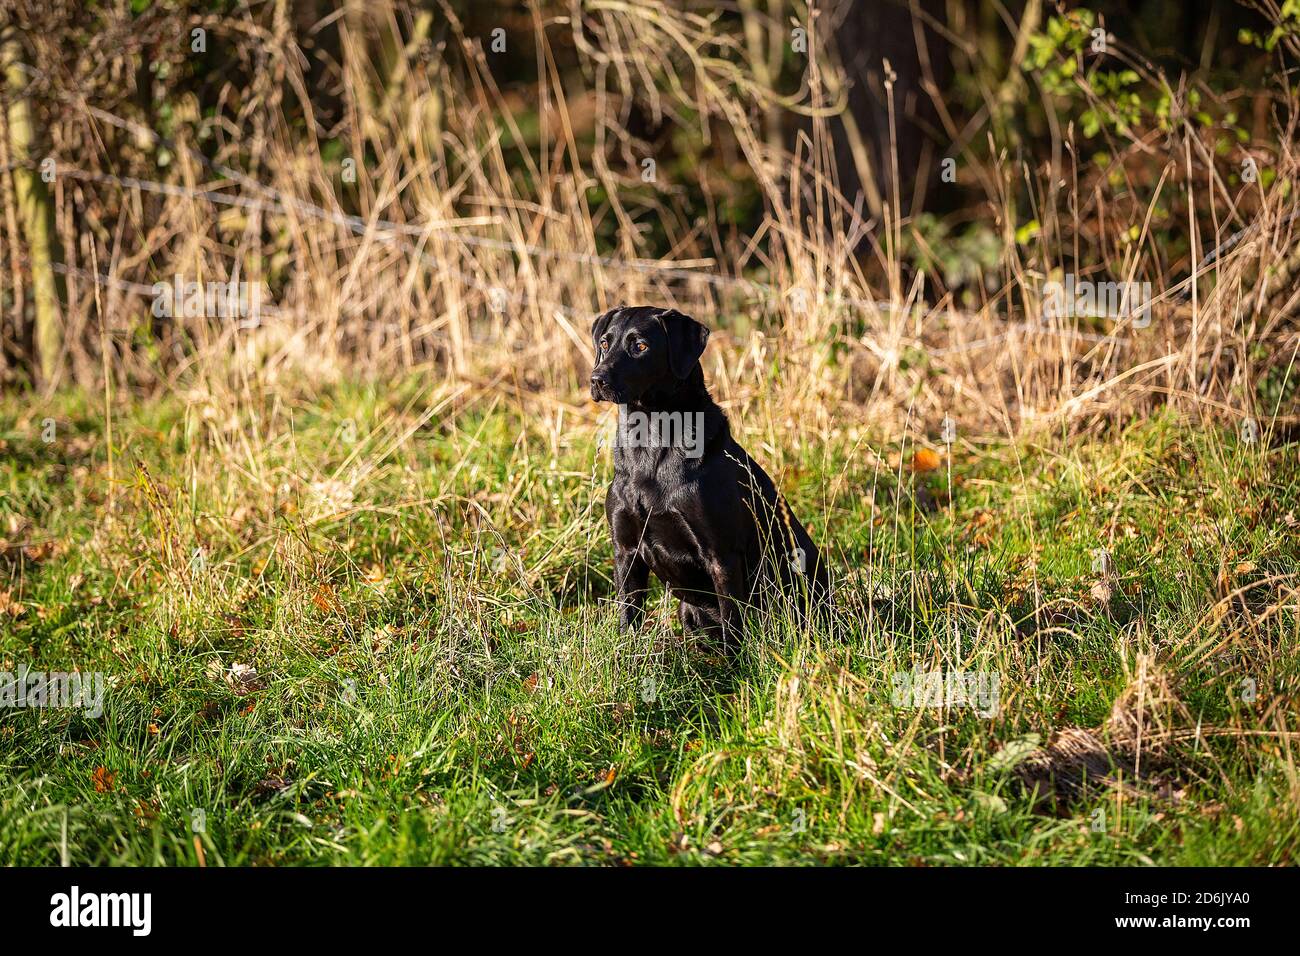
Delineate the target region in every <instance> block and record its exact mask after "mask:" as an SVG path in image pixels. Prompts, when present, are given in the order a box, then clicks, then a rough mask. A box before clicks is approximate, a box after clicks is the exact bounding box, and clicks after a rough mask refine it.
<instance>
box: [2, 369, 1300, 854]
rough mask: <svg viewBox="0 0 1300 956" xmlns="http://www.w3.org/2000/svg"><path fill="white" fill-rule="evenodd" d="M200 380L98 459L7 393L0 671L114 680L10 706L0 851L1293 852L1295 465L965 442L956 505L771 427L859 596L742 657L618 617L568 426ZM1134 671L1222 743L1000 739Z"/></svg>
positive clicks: (895, 457)
mask: <svg viewBox="0 0 1300 956" xmlns="http://www.w3.org/2000/svg"><path fill="white" fill-rule="evenodd" d="M192 399H193V400H192V401H191V403H190V405H189V406H186V405H184V404H182V403H181V402H180V400H179V399H169V400H163V401H157V402H138V403H135V404H132V405H130V406H129V407H123V408H121V409H119V410H118V411H117V412H115V414H114V417H113V432H112V446H113V449H114V454H113V456H112V462H111V465H110V462H109V456H108V440H107V436H106V434H105V431H104V422H103V415H102V413H101V412H102V410H101V409H97V408H95V407H94V406H93V405H87V404H86V400H84V399H79V398H77V397H75V396H72V395H67V396H61V397H59V398H57V399H56V400H55V401H53V402H52V403H50V404H48V405H45V406H41V407H39V408H35V407H33V406H32V404H31V403H24V402H23V401H20V400H18V399H14V398H10V399H5V400H4V402H3V403H0V441H3V444H4V449H3V451H4V455H3V464H2V465H0V468H2V469H3V470H2V471H0V537H3V538H4V547H3V549H2V550H0V591H3V592H4V597H3V598H0V604H3V605H4V610H3V611H0V629H2V630H0V665H3V666H0V670H8V671H13V670H15V669H17V668H19V667H20V666H23V665H26V666H30V668H31V669H33V670H36V671H41V670H48V671H69V670H73V669H78V670H81V671H83V672H93V671H102V672H104V673H106V674H107V675H109V678H110V686H109V688H108V690H107V694H106V701H105V712H104V715H103V717H102V718H99V719H93V718H91V717H89V716H87V715H86V714H84V713H81V712H78V711H76V710H69V709H53V708H46V709H30V708H11V709H5V710H0V863H3V864H19V863H25V864H57V863H59V862H63V861H66V862H70V863H73V864H152V863H166V864H181V865H187V864H188V865H192V864H197V863H200V862H203V863H206V865H209V866H211V865H218V864H227V865H247V864H258V865H269V864H427V863H434V864H438V863H464V864H492V863H528V864H635V863H640V864H702V865H704V864H761V863H766V864H774V863H775V864H806V863H865V864H894V865H899V864H901V865H906V864H920V865H940V864H1022V865H1040V864H1041V865H1061V864H1089V865H1111V864H1149V863H1156V864H1177V865H1199V864H1218V865H1224V864H1256V865H1258V864H1280V863H1290V862H1294V860H1295V856H1296V848H1297V843H1298V842H1300V809H1298V808H1300V780H1298V779H1297V770H1296V760H1295V753H1294V747H1295V740H1294V738H1293V736H1292V735H1294V734H1295V733H1296V732H1297V731H1298V730H1300V728H1297V727H1296V716H1297V715H1296V709H1295V703H1294V695H1295V687H1296V680H1297V662H1298V661H1300V653H1298V652H1297V637H1298V636H1300V619H1298V618H1297V608H1296V595H1295V592H1294V591H1293V590H1292V588H1293V587H1294V586H1295V582H1296V577H1295V573H1296V558H1297V553H1298V552H1300V545H1298V544H1297V542H1298V541H1300V535H1297V533H1296V532H1297V530H1300V474H1298V473H1297V468H1296V460H1297V447H1296V445H1294V444H1292V445H1284V444H1280V443H1273V444H1272V445H1270V444H1269V443H1268V442H1262V443H1257V444H1255V445H1244V444H1242V443H1241V442H1240V441H1239V440H1238V438H1237V436H1236V435H1234V434H1232V433H1231V432H1229V431H1224V430H1221V429H1217V428H1210V427H1206V428H1201V427H1196V426H1194V425H1190V424H1188V423H1185V422H1178V421H1175V420H1174V419H1173V418H1172V417H1171V416H1161V417H1159V418H1157V419H1154V420H1148V421H1141V422H1134V423H1130V424H1128V425H1127V426H1126V427H1123V428H1118V427H1116V428H1114V429H1113V430H1111V431H1110V432H1109V433H1107V434H1105V435H1103V436H1099V437H1095V438H1078V437H1072V438H1069V439H1064V438H1062V439H1060V440H1057V441H1054V442H1051V443H1047V444H1030V443H1021V444H1018V445H1012V444H1010V443H1008V442H1005V441H998V440H991V441H968V440H966V439H965V438H962V439H960V440H959V441H958V444H957V446H956V449H955V453H954V455H953V467H952V476H953V477H952V494H951V499H949V496H948V484H949V477H948V470H947V468H946V465H945V467H941V468H939V469H938V470H935V471H933V472H930V473H928V474H925V475H914V474H913V473H912V471H911V469H910V468H909V467H908V466H909V463H910V462H911V457H912V453H913V445H912V442H911V441H908V442H907V443H905V444H904V443H900V441H899V436H897V435H895V436H888V435H878V436H877V435H868V434H866V433H863V434H860V435H859V434H854V433H851V432H848V431H842V432H837V433H832V434H828V435H815V434H811V433H802V432H800V430H799V427H800V426H799V425H798V423H791V424H790V426H789V427H788V428H787V429H785V430H784V431H783V432H782V433H781V434H782V439H781V440H780V441H779V442H778V441H775V440H774V439H773V438H772V436H771V435H770V434H765V433H754V432H745V431H743V430H742V438H743V440H744V441H745V442H746V444H747V445H748V446H749V448H750V450H751V451H752V452H754V453H755V455H756V457H758V458H759V460H760V461H762V462H763V463H764V464H765V465H766V466H768V468H769V471H771V472H772V473H773V474H774V476H775V477H777V480H778V484H779V485H781V487H782V488H783V489H784V490H785V491H786V492H787V493H788V495H789V497H790V499H791V501H792V503H793V504H794V507H795V510H796V511H797V512H798V513H799V514H800V515H802V516H804V517H805V518H806V523H807V524H808V525H809V527H810V529H811V530H812V531H813V535H814V538H816V539H817V540H818V541H819V542H822V543H823V544H824V547H825V548H826V550H828V551H829V553H830V554H831V556H832V558H833V564H834V567H835V569H836V572H837V582H838V587H839V607H840V612H841V613H840V614H839V617H838V619H837V621H836V622H835V624H834V625H833V627H832V630H831V632H830V633H821V632H818V633H810V632H808V631H806V630H803V629H801V628H799V627H797V626H796V625H794V624H793V623H792V622H791V621H789V620H785V619H782V618H780V617H779V616H777V617H773V618H768V619H766V620H755V621H753V622H752V633H751V634H750V636H749V638H748V640H747V641H746V642H745V646H744V648H743V650H742V651H741V652H740V653H739V654H738V655H737V656H735V657H734V658H732V659H724V658H723V657H721V656H720V655H719V652H718V651H717V649H716V648H714V647H712V646H710V645H709V644H707V643H706V642H700V641H695V640H689V641H688V640H684V639H683V638H682V637H681V635H680V633H678V631H677V629H676V622H675V616H674V615H673V614H672V613H671V611H672V608H671V607H670V606H669V603H668V601H667V600H666V599H665V598H664V597H663V596H662V594H660V593H659V592H657V591H656V592H655V596H654V597H653V599H652V602H651V615H650V618H649V620H648V621H647V623H646V626H645V627H644V628H643V630H642V631H641V632H640V633H638V634H635V635H626V636H620V635H618V634H617V633H616V631H615V628H614V626H613V611H612V608H611V606H610V603H609V596H610V590H611V585H610V548H609V542H608V537H607V533H606V530H605V526H604V517H603V494H604V488H605V486H606V484H607V481H608V472H609V464H608V461H607V457H606V456H605V455H604V454H603V453H601V452H600V451H598V449H597V444H596V442H597V434H598V432H597V430H596V428H595V427H594V426H593V424H592V422H591V421H589V420H583V419H582V418H580V417H579V416H577V415H576V413H564V414H561V413H559V412H557V411H555V410H553V409H548V408H546V407H545V406H541V410H539V411H533V412H531V413H530V414H528V415H522V414H520V413H519V412H518V411H517V410H514V409H511V408H507V407H506V406H504V405H502V404H500V403H498V402H494V401H492V400H490V399H488V398H473V397H466V396H463V395H460V396H458V395H454V394H453V393H452V392H451V391H450V390H445V391H439V392H437V394H433V395H431V394H429V393H427V392H426V391H422V390H421V389H420V388H419V387H418V386H417V385H416V384H415V383H410V382H407V383H400V384H398V385H395V386H391V392H389V391H384V392H380V391H377V390H376V389H374V388H367V387H363V386H349V387H339V388H335V389H330V390H326V391H325V392H324V393H323V394H322V395H319V396H315V397H309V396H306V395H299V396H297V397H294V398H287V399H283V400H280V401H276V402H266V403H264V404H245V403H236V402H233V401H232V402H224V403H223V402H222V401H217V400H206V401H205V400H204V399H203V397H202V396H198V397H193V396H192ZM47 417H49V418H53V419H55V421H56V435H55V439H54V441H53V442H51V443H48V444H47V443H46V442H44V441H43V440H42V436H41V429H42V422H43V420H44V419H45V418H47ZM752 420H753V421H754V422H755V423H757V422H759V421H760V419H759V418H758V417H757V416H754V417H753V418H752ZM931 438H933V436H931ZM332 482H333V483H332ZM1098 548H1107V549H1108V550H1109V551H1110V552H1111V554H1112V556H1113V558H1112V560H1113V567H1114V575H1113V578H1112V579H1111V580H1110V581H1109V584H1110V592H1111V593H1110V595H1109V597H1107V596H1106V595H1104V594H1103V595H1099V594H1098V593H1096V585H1097V584H1098V582H1099V578H1100V576H1099V575H1098V574H1097V573H1095V572H1094V570H1093V563H1094V553H1095V551H1096V549H1098ZM1238 589H1241V592H1240V593H1239V594H1235V593H1234V592H1236V591H1237V590H1238ZM1143 662H1145V663H1143ZM235 664H241V665H248V666H251V667H253V668H255V670H256V677H255V678H251V679H248V680H247V681H246V682H241V681H240V680H239V679H236V678H235V677H234V676H232V666H233V665H235ZM1143 666H1146V667H1148V668H1149V670H1148V673H1151V672H1157V673H1159V674H1160V675H1162V676H1163V679H1164V680H1165V681H1167V684H1168V687H1169V688H1170V692H1171V694H1172V698H1171V699H1170V700H1165V701H1163V702H1162V704H1161V707H1163V708H1164V709H1163V710H1162V711H1161V713H1160V716H1161V717H1162V718H1163V719H1166V720H1167V722H1168V723H1169V724H1170V725H1171V726H1173V727H1175V728H1180V729H1187V730H1190V729H1191V728H1194V727H1195V726H1196V725H1197V723H1198V722H1199V723H1200V725H1201V727H1202V729H1203V731H1204V733H1203V734H1202V736H1201V737H1200V739H1195V738H1194V737H1190V736H1187V735H1184V736H1183V737H1180V738H1177V739H1175V740H1173V741H1167V742H1165V743H1161V742H1160V741H1159V740H1156V739H1154V738H1153V742H1151V743H1148V745H1147V747H1148V751H1147V754H1146V756H1145V757H1144V761H1145V763H1144V766H1146V767H1147V768H1149V769H1148V770H1147V771H1145V772H1144V775H1143V777H1142V779H1139V780H1136V781H1134V782H1133V785H1132V786H1130V787H1120V786H1101V787H1097V788H1094V789H1091V790H1088V791H1086V792H1085V793H1083V794H1082V795H1081V796H1080V797H1079V798H1078V799H1073V800H1067V799H1062V800H1061V801H1058V802H1044V801H1038V800H1036V799H1035V798H1034V796H1033V795H1032V794H1031V793H1029V792H1027V791H1026V789H1025V787H1024V786H1022V785H1021V783H1020V782H1019V779H1020V778H1019V777H1018V775H1017V769H1018V768H1017V767H1016V766H1015V765H1014V764H1013V762H1012V761H1010V760H1008V759H1006V754H1003V755H1002V756H1001V757H999V756H998V754H999V751H1000V750H1001V748H1002V747H1003V746H1004V745H1005V744H1006V743H1007V742H1008V741H1012V740H1017V739H1019V738H1023V737H1024V735H1027V734H1037V735H1038V738H1039V739H1041V740H1043V741H1047V740H1050V739H1051V737H1052V734H1053V732H1055V731H1059V730H1061V729H1063V728H1068V727H1087V728H1097V727H1099V726H1101V725H1102V724H1103V722H1105V721H1106V719H1107V717H1108V715H1109V714H1110V713H1111V709H1112V706H1113V705H1114V703H1115V701H1116V700H1117V698H1119V697H1120V696H1121V694H1123V693H1124V691H1125V688H1127V687H1130V686H1131V685H1132V683H1133V681H1134V679H1135V675H1136V674H1137V673H1138V672H1139V669H1140V668H1141V667H1143ZM913 667H924V668H934V667H942V668H944V669H952V668H958V669H964V670H979V671H988V672H994V673H996V674H998V676H999V680H1000V685H999V686H1000V698H1001V700H1000V707H999V709H998V712H997V714H996V715H995V716H993V717H992V718H985V717H981V716H980V715H978V714H977V713H975V712H974V711H973V710H971V709H962V708H950V709H947V710H916V709H907V708H901V707H895V706H894V704H893V701H892V699H891V690H892V678H893V675H894V674H895V673H897V672H900V671H909V670H911V669H912V668H913ZM1247 680H1249V681H1252V682H1253V686H1254V687H1255V689H1256V693H1255V694H1254V695H1253V696H1252V695H1250V694H1244V693H1243V688H1245V687H1246V686H1248V685H1245V684H1243V681H1247ZM1152 726H1154V725H1152ZM1148 731H1149V732H1154V731H1152V730H1151V728H1148ZM1097 811H1101V813H1098V812H1097Z"/></svg>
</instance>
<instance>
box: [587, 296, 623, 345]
mask: <svg viewBox="0 0 1300 956" xmlns="http://www.w3.org/2000/svg"><path fill="white" fill-rule="evenodd" d="M617 311H618V307H615V308H612V309H610V310H609V311H608V312H604V313H602V314H600V315H598V316H596V321H595V322H593V323H592V326H591V344H592V345H594V346H596V351H597V352H599V351H600V337H601V336H602V335H604V334H605V330H606V329H607V328H609V323H610V321H611V320H612V319H613V318H614V313H615V312H617Z"/></svg>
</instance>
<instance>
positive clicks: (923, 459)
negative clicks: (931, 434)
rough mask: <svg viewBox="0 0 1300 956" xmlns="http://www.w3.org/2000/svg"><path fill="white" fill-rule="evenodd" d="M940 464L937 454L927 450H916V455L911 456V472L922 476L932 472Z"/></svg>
mask: <svg viewBox="0 0 1300 956" xmlns="http://www.w3.org/2000/svg"><path fill="white" fill-rule="evenodd" d="M941 464H942V462H941V461H940V460H939V453H938V452H936V451H931V450H930V449H929V448H918V449H917V450H916V454H914V455H913V456H912V470H913V471H915V472H919V473H922V474H924V473H925V472H927V471H934V470H935V469H936V468H938V467H939V465H941Z"/></svg>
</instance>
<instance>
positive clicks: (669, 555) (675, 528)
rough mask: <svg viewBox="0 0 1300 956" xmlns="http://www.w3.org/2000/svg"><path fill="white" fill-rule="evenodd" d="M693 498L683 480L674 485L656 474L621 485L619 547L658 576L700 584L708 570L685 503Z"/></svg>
mask: <svg viewBox="0 0 1300 956" xmlns="http://www.w3.org/2000/svg"><path fill="white" fill-rule="evenodd" d="M690 500H691V496H690V495H689V494H685V493H683V489H682V488H681V486H680V485H679V484H671V485H668V484H665V483H664V482H662V481H660V480H658V479H657V477H655V476H637V477H630V478H628V479H626V480H624V481H621V482H619V483H618V486H617V488H616V490H615V505H614V507H613V509H612V510H611V513H610V520H611V526H612V527H611V531H612V533H613V537H614V539H615V541H616V542H617V544H618V546H619V547H620V548H623V549H625V550H629V551H635V552H636V553H637V554H638V555H639V556H640V558H641V559H642V560H643V561H645V562H646V564H647V565H649V567H650V570H651V571H653V572H654V574H655V576H656V577H658V578H659V579H660V580H661V581H663V582H664V583H666V584H668V585H670V586H673V587H681V588H694V587H697V586H699V584H700V580H701V576H702V575H704V573H705V571H704V559H703V555H702V554H701V545H700V540H699V537H698V534H697V530H696V529H694V528H693V527H692V517H691V516H690V515H688V514H686V513H684V511H683V510H682V507H681V506H682V504H683V501H685V502H689V501H690ZM687 510H689V507H688V508H687Z"/></svg>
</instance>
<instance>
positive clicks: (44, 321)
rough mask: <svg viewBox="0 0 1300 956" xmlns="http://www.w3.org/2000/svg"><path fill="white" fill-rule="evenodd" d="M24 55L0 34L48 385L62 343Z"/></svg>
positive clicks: (39, 357) (42, 372)
mask: <svg viewBox="0 0 1300 956" xmlns="http://www.w3.org/2000/svg"><path fill="white" fill-rule="evenodd" d="M22 59H23V54H22V47H21V45H20V44H19V43H18V40H17V38H16V37H15V36H13V34H12V33H10V34H8V35H6V36H4V37H2V38H0V65H3V69H4V77H5V82H6V84H7V86H8V90H9V95H10V103H9V154H10V158H11V162H13V163H15V164H17V165H16V166H15V168H14V171H13V175H14V187H15V192H16V193H17V199H18V213H19V217H20V218H21V220H22V230H23V236H24V238H25V239H26V244H27V261H28V263H29V266H30V268H31V272H32V298H33V301H34V304H35V308H36V330H35V331H36V334H35V343H36V363H35V364H36V367H37V369H38V370H39V379H38V380H39V382H40V384H41V386H42V387H46V388H48V387H49V386H50V385H52V384H53V383H54V380H55V379H56V377H57V376H58V371H59V362H60V359H61V351H62V347H63V341H62V340H63V336H62V332H61V329H60V327H59V295H58V286H57V284H56V283H55V281H54V269H53V262H54V259H53V255H52V254H51V248H52V247H51V243H50V233H51V229H50V223H51V222H52V221H53V218H54V215H53V213H54V210H53V207H52V205H51V202H50V193H49V190H47V189H46V188H45V182H44V180H42V179H41V173H40V170H39V169H37V168H35V167H34V166H33V165H32V163H33V160H34V158H35V157H33V155H32V139H33V136H32V114H31V107H30V106H29V105H28V102H27V99H26V97H25V96H21V95H19V94H20V92H21V91H22V90H23V89H24V87H26V86H27V78H26V76H25V75H24V74H23V71H22V69H21V68H20V67H19V66H18V64H19V62H21V60H22Z"/></svg>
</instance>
